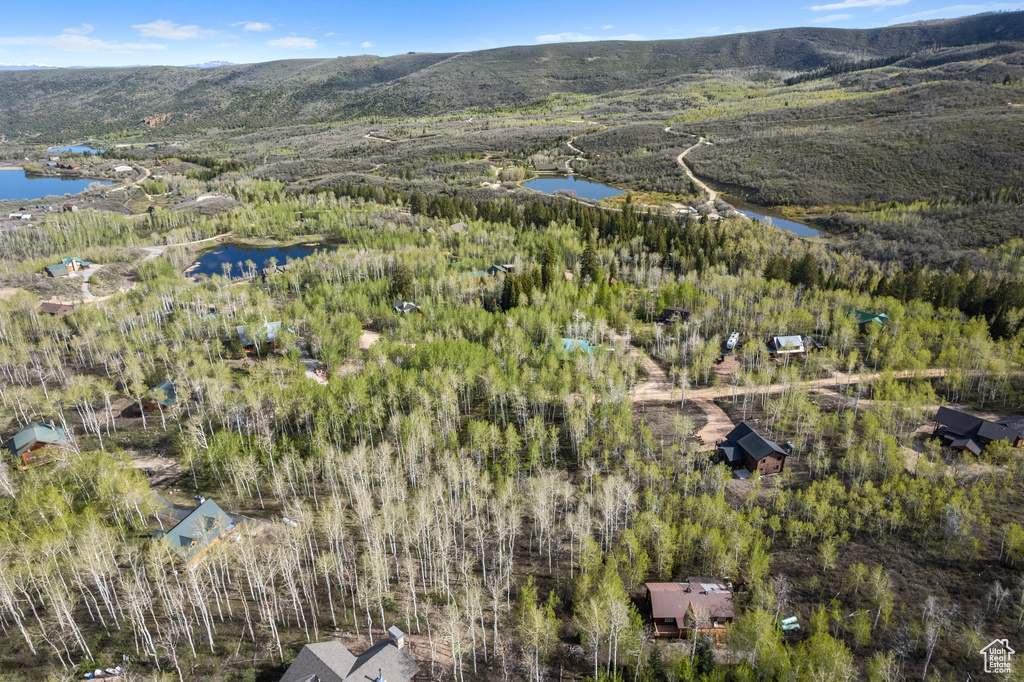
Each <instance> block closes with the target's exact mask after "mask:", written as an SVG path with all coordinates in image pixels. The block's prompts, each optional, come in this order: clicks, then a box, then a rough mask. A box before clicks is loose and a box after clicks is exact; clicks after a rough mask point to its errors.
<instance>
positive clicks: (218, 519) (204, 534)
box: [153, 500, 235, 568]
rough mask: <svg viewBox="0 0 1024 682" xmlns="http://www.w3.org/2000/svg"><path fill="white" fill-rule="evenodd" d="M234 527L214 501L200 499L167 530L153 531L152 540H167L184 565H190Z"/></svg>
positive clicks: (232, 522)
mask: <svg viewBox="0 0 1024 682" xmlns="http://www.w3.org/2000/svg"><path fill="white" fill-rule="evenodd" d="M234 530H235V522H234V521H232V520H231V517H230V516H228V515H227V514H225V513H224V510H223V509H221V508H220V507H219V506H218V505H217V503H216V502H214V501H213V500H203V502H202V504H200V505H199V506H198V507H196V508H195V509H194V510H192V512H191V513H190V514H189V515H188V516H186V517H185V518H183V519H182V520H181V521H179V522H178V523H177V524H175V526H174V527H173V528H171V529H170V530H158V531H155V532H154V533H153V540H154V542H164V543H167V545H168V546H169V547H170V548H171V551H172V552H173V553H174V554H175V555H177V557H178V558H179V559H181V561H182V562H183V563H184V564H185V566H186V568H191V567H192V566H194V565H195V564H196V563H198V562H199V560H200V559H202V558H203V556H204V555H205V554H206V552H207V551H209V549H210V548H211V547H213V546H214V545H215V544H217V543H218V542H220V541H221V539H223V538H225V537H227V536H228V535H230V534H231V533H232V532H233V531H234Z"/></svg>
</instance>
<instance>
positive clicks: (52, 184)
mask: <svg viewBox="0 0 1024 682" xmlns="http://www.w3.org/2000/svg"><path fill="white" fill-rule="evenodd" d="M112 184H114V183H112V182H103V181H100V180H88V179H85V178H61V177H52V176H51V177H35V176H31V175H26V174H25V171H23V170H21V169H20V168H19V169H17V170H5V171H0V201H32V200H35V199H42V198H43V197H47V196H50V195H56V196H64V195H65V194H78V193H79V192H83V191H85V190H87V189H89V185H112Z"/></svg>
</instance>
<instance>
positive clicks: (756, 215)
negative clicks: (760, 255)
mask: <svg viewBox="0 0 1024 682" xmlns="http://www.w3.org/2000/svg"><path fill="white" fill-rule="evenodd" d="M723 198H724V199H725V201H727V202H728V203H729V204H731V205H732V206H733V207H735V209H736V210H737V211H739V212H740V213H742V214H743V215H745V216H747V217H748V218H751V219H752V220H760V221H761V222H762V223H765V224H768V223H771V224H772V225H774V226H775V227H778V228H780V229H782V230H786V231H787V232H792V233H793V234H795V235H797V236H798V237H820V236H821V233H820V232H818V231H817V230H815V229H814V228H813V227H808V226H807V225H804V224H803V223H798V222H796V221H794V220H786V219H785V218H782V217H779V216H777V215H770V214H769V213H767V211H768V209H766V208H762V207H760V206H754V205H752V204H748V203H745V202H743V201H738V200H736V199H734V198H732V197H723Z"/></svg>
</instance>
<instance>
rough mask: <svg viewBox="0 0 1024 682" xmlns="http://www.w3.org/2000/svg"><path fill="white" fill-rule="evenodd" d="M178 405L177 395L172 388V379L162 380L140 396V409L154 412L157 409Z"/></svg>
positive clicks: (167, 408)
mask: <svg viewBox="0 0 1024 682" xmlns="http://www.w3.org/2000/svg"><path fill="white" fill-rule="evenodd" d="M177 405H178V395H177V392H176V391H175V390H174V382H173V381H162V382H160V383H159V384H157V385H156V386H154V387H153V388H151V389H149V391H148V392H147V393H146V395H145V396H143V397H142V411H143V412H147V413H148V412H156V411H157V410H160V409H163V410H170V409H173V408H174V407H177Z"/></svg>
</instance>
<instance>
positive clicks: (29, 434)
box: [7, 422, 68, 469]
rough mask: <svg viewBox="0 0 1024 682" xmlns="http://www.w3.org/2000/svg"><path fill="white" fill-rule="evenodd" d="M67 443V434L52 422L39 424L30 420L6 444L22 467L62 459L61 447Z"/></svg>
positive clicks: (25, 467)
mask: <svg viewBox="0 0 1024 682" xmlns="http://www.w3.org/2000/svg"><path fill="white" fill-rule="evenodd" d="M67 444H68V437H67V434H66V433H64V430H63V429H59V428H57V427H56V426H55V425H54V424H53V422H51V423H49V424H40V423H39V422H32V423H31V424H29V425H28V426H26V427H25V428H23V429H22V430H21V431H18V433H16V434H14V438H12V439H11V442H10V443H8V444H7V447H8V449H10V451H11V454H12V455H14V458H15V459H16V460H18V461H19V462H20V464H19V466H20V467H21V468H22V469H27V468H29V467H33V466H40V465H42V464H49V463H50V462H52V461H54V460H55V459H63V458H64V453H63V448H64V447H65V446H67Z"/></svg>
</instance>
